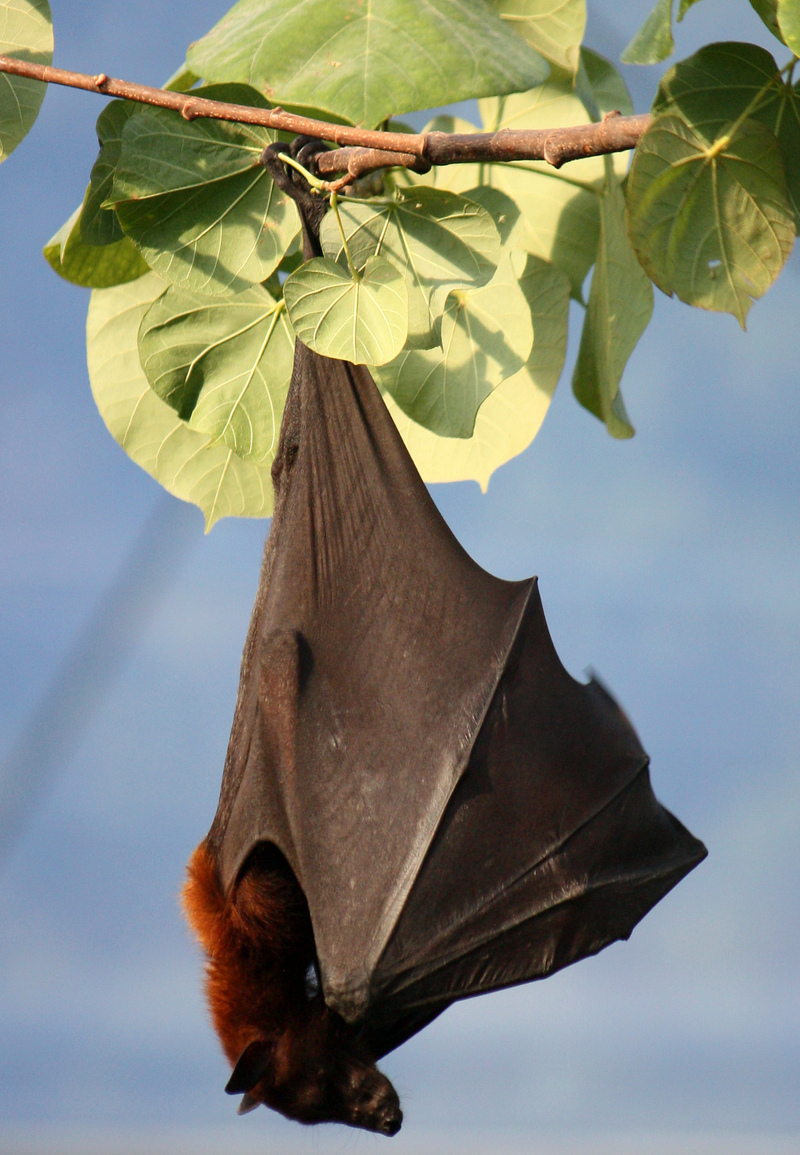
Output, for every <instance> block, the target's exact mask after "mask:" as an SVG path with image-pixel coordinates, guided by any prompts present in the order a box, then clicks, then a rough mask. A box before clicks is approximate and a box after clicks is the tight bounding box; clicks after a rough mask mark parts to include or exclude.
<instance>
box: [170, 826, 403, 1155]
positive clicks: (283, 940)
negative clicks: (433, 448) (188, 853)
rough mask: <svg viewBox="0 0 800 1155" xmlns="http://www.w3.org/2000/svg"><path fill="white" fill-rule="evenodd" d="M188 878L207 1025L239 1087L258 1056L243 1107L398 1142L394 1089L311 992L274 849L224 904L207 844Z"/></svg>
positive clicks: (309, 945)
mask: <svg viewBox="0 0 800 1155" xmlns="http://www.w3.org/2000/svg"><path fill="white" fill-rule="evenodd" d="M187 873H188V878H187V881H186V885H185V887H184V890H183V896H182V897H183V906H184V910H185V912H186V917H187V919H188V921H189V924H190V925H191V927H192V929H193V930H194V932H195V934H196V935H197V937H198V939H199V941H200V943H201V945H202V946H203V949H204V950H205V952H206V954H207V956H208V965H207V968H206V993H207V995H208V1002H209V1007H210V1010H211V1017H212V1020H213V1022H214V1026H215V1028H216V1031H217V1034H218V1035H219V1037H220V1041H221V1042H222V1047H223V1050H224V1051H225V1054H226V1055H227V1057H228V1060H229V1062H230V1063H231V1065H232V1066H235V1067H236V1070H235V1073H234V1079H235V1080H236V1081H237V1082H241V1081H242V1078H244V1080H245V1081H247V1072H246V1071H245V1073H244V1076H242V1073H241V1068H242V1064H244V1065H245V1066H247V1057H246V1056H244V1054H243V1053H244V1052H245V1051H246V1050H247V1048H250V1051H249V1052H248V1054H249V1055H251V1056H252V1055H255V1056H256V1059H255V1063H256V1067H255V1068H254V1069H255V1070H256V1071H257V1075H254V1076H252V1077H253V1078H256V1080H257V1081H256V1082H255V1083H254V1085H253V1086H252V1087H251V1086H247V1087H245V1088H244V1089H245V1090H246V1091H247V1092H248V1094H247V1095H246V1101H247V1102H255V1103H265V1104H266V1105H267V1106H269V1107H273V1108H275V1109H276V1110H278V1111H280V1112H281V1113H282V1114H284V1115H287V1116H289V1117H290V1118H292V1119H297V1120H299V1121H300V1122H304V1123H319V1122H328V1121H331V1122H332V1121H338V1122H342V1123H349V1124H350V1125H351V1126H356V1127H364V1128H366V1129H368V1130H372V1131H381V1132H383V1133H384V1134H388V1135H393V1134H395V1132H396V1131H398V1130H399V1128H400V1123H401V1120H402V1113H401V1111H400V1104H399V1100H398V1098H397V1094H396V1092H395V1090H394V1088H393V1087H392V1085H391V1083H390V1082H389V1081H388V1079H386V1078H385V1076H384V1075H382V1074H381V1073H380V1071H378V1069H377V1068H376V1066H375V1064H374V1062H373V1061H372V1060H371V1057H370V1056H369V1055H368V1054H367V1053H366V1052H365V1050H364V1048H363V1045H361V1044H360V1042H359V1040H358V1038H357V1036H356V1034H355V1032H354V1031H353V1030H352V1029H351V1028H349V1027H348V1026H347V1024H346V1023H345V1022H344V1020H343V1019H341V1018H340V1016H338V1015H337V1014H336V1013H335V1012H333V1011H331V1010H330V1009H329V1008H328V1007H327V1006H326V1005H325V1002H324V1000H323V998H322V996H321V994H319V993H318V992H315V991H314V990H313V989H311V987H310V985H309V982H308V975H309V973H311V967H312V966H313V964H314V960H315V955H314V938H313V932H312V929H311V920H310V918H309V914H308V907H307V905H306V901H305V896H304V895H303V892H302V890H301V889H300V887H299V886H298V884H297V881H296V880H295V878H294V875H293V874H292V872H291V870H290V869H289V868H288V866H287V865H286V863H285V861H284V860H283V859H282V858H281V856H280V855H278V854H277V852H276V851H275V850H274V848H273V847H270V846H261V847H257V848H256V850H254V851H253V853H252V854H251V855H250V858H249V859H248V861H247V863H246V864H245V868H244V870H243V872H242V874H241V876H240V878H239V880H238V882H237V884H236V886H235V887H234V889H233V891H232V892H231V895H230V896H229V898H227V899H226V898H225V896H224V894H223V891H222V888H221V886H220V883H219V878H218V875H217V870H216V865H215V862H214V857H213V854H212V852H211V850H210V848H209V846H208V844H207V843H206V842H201V844H200V845H199V846H198V847H197V849H196V850H195V852H194V854H193V855H192V857H191V859H190V860H189V864H188V867H187ZM240 1058H241V1059H242V1063H239V1060H240ZM250 1069H253V1068H252V1067H251V1068H250ZM237 1076H238V1078H237Z"/></svg>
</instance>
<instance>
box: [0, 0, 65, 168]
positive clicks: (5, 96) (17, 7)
mask: <svg viewBox="0 0 800 1155" xmlns="http://www.w3.org/2000/svg"><path fill="white" fill-rule="evenodd" d="M0 56H14V57H16V59H17V60H27V61H30V63H32V64H50V63H52V60H53V18H52V16H51V15H50V5H49V4H48V3H47V0H0ZM46 91H47V85H46V84H43V83H42V82H41V81H39V80H29V79H28V78H27V77H24V76H11V75H9V73H7V72H3V73H0V162H2V161H4V160H5V159H6V157H7V156H9V154H10V153H12V152H13V151H14V149H15V148H16V147H17V145H18V144H19V143H20V141H21V140H22V139H23V137H25V136H26V135H27V133H28V132H29V131H30V129H31V127H32V125H33V122H34V121H35V120H36V117H37V116H38V115H39V109H40V108H41V106H42V101H43V100H44V94H45V92H46Z"/></svg>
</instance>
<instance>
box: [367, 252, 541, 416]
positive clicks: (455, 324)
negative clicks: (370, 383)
mask: <svg viewBox="0 0 800 1155" xmlns="http://www.w3.org/2000/svg"><path fill="white" fill-rule="evenodd" d="M441 342H442V343H441V348H438V347H436V348H433V349H405V350H403V352H402V353H400V355H399V356H398V357H397V358H396V359H395V360H394V361H392V362H391V364H389V365H385V366H384V367H383V368H379V369H377V370H376V374H377V376H376V380H379V382H380V385H381V388H383V389H386V390H388V392H389V393H391V395H392V396H393V397H394V399H395V401H396V402H397V404H398V405H399V406H400V408H401V409H402V410H403V411H404V412H405V413H407V414H408V416H409V417H411V418H412V419H413V420H414V421H416V422H418V423H419V424H420V425H424V426H425V428H426V429H431V430H433V432H434V433H439V434H442V435H443V436H445V437H471V436H472V433H473V430H474V428H475V416H476V414H477V412H478V410H479V409H480V407H481V405H482V403H483V402H484V401H485V399H486V398H487V397H488V396H489V394H490V393H491V392H492V390H493V389H495V388H496V387H497V386H498V385H499V384H500V382H501V381H503V380H505V378H506V377H510V376H511V374H512V373H516V371H517V370H518V369H521V368H522V366H523V365H524V364H525V362H526V360H527V359H528V356H529V354H530V351H531V345H532V343H533V327H532V324H531V316H530V310H529V309H528V305H527V302H526V300H525V297H524V295H523V293H522V290H521V289H520V287H519V284H518V283H517V278H516V276H515V274H514V269H513V268H512V265H511V259H510V257H509V256H508V255H506V256H504V257H503V258H502V259H501V261H500V264H499V265H498V268H497V272H496V273H495V275H494V277H493V278H492V280H491V281H490V282H489V284H488V285H484V286H483V287H482V288H480V289H467V290H464V289H457V290H455V291H454V292H453V293H451V294H450V296H449V297H448V298H447V304H446V306H445V310H444V314H443V316H442V322H441Z"/></svg>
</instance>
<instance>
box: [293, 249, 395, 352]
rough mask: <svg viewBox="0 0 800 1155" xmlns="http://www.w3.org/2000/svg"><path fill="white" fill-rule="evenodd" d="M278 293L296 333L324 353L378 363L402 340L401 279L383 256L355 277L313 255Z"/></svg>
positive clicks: (316, 350)
mask: <svg viewBox="0 0 800 1155" xmlns="http://www.w3.org/2000/svg"><path fill="white" fill-rule="evenodd" d="M283 296H284V300H285V301H286V308H287V309H288V311H289V320H290V321H291V323H292V328H293V329H294V331H295V333H296V334H297V336H298V337H299V338H300V340H301V341H302V342H303V344H304V345H308V347H309V349H313V350H314V352H315V353H321V354H322V355H323V356H325V357H336V358H337V359H339V360H341V361H352V362H353V363H354V364H356V365H382V364H383V363H384V362H385V361H391V359H392V358H393V357H396V356H397V354H398V353H399V352H400V350H401V349H402V347H403V345H404V344H405V340H406V334H407V332H408V293H407V291H406V283H405V279H404V277H403V274H402V273H400V272H398V270H397V269H396V268H395V267H394V265H393V264H392V263H391V262H390V261H387V260H386V258H385V257H370V258H369V260H368V261H367V263H366V265H365V267H364V272H363V274H361V276H360V279H359V280H357V281H354V280H353V279H352V278H351V277H350V275H349V274H348V273H347V271H346V270H344V269H343V268H342V267H341V265H337V264H336V262H335V261H331V260H328V258H327V257H315V258H314V259H313V260H311V261H307V262H306V264H304V265H302V266H301V267H300V268H299V269H298V270H297V272H296V273H292V275H291V276H290V277H287V279H286V281H285V282H284V286H283Z"/></svg>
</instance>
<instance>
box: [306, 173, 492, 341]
mask: <svg viewBox="0 0 800 1155" xmlns="http://www.w3.org/2000/svg"><path fill="white" fill-rule="evenodd" d="M339 211H340V215H341V220H342V227H343V228H344V231H345V235H346V237H347V241H348V245H349V246H350V251H351V253H352V257H353V261H354V262H355V265H356V267H357V268H361V267H363V265H364V264H365V263H366V261H367V258H368V257H370V256H373V255H379V256H381V257H385V258H386V260H387V261H389V262H390V263H391V264H392V266H393V267H394V268H395V269H397V270H398V272H400V273H401V274H402V275H403V277H404V279H405V284H406V289H407V297H408V338H409V341H410V342H411V343H412V344H414V345H418V346H420V347H423V348H424V347H429V346H430V345H431V344H433V343H435V340H436V338H435V336H434V335H433V326H434V325H435V323H436V321H437V320H438V318H439V316H440V315H441V312H442V309H443V308H444V302H445V299H446V297H447V294H448V293H449V292H450V290H451V289H453V288H455V287H465V286H476V285H484V284H486V282H487V281H489V280H490V278H491V277H492V276H493V275H494V272H495V269H496V268H497V262H498V260H499V259H500V239H499V236H498V233H497V229H496V228H495V225H494V222H493V221H492V218H491V217H490V216H489V214H488V213H487V212H486V210H485V209H483V208H481V207H480V206H479V205H477V204H475V203H474V202H473V201H470V200H465V199H464V198H463V197H460V196H456V195H455V194H453V193H449V192H444V191H442V190H440V189H433V188H425V187H422V188H417V189H415V190H414V191H413V192H411V193H406V194H403V195H401V196H399V197H396V198H394V197H391V198H380V199H374V200H369V201H357V200H353V201H344V202H342V201H340V202H339ZM320 242H321V244H322V251H323V252H324V253H325V254H326V255H327V256H329V257H331V258H332V259H333V260H340V259H341V254H342V241H341V236H340V234H339V228H338V226H337V224H336V218H335V216H334V214H333V213H328V214H327V216H326V217H325V218H324V219H323V222H322V228H321V229H320ZM392 356H394V354H392Z"/></svg>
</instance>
